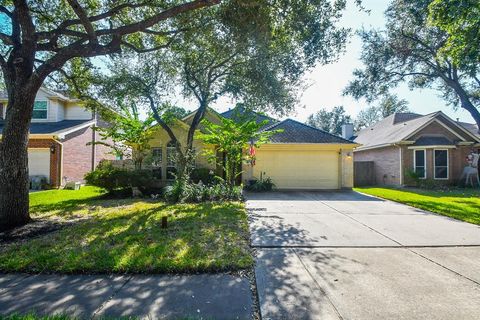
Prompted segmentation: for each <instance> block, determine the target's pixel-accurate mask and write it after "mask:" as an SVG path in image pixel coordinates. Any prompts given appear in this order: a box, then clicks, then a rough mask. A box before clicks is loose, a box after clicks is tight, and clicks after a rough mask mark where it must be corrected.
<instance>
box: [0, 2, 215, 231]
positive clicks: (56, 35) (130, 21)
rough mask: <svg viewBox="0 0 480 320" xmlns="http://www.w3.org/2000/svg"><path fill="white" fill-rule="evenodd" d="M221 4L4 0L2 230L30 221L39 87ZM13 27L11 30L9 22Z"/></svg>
mask: <svg viewBox="0 0 480 320" xmlns="http://www.w3.org/2000/svg"><path fill="white" fill-rule="evenodd" d="M218 3H220V0H193V1H168V0H166V1H162V0H158V1H156V0H151V1H100V0H98V1H95V0H94V1H88V2H79V1H77V0H68V1H60V0H58V1H56V0H48V1H46V0H45V1H38V0H37V1H27V0H14V1H2V4H1V5H0V12H1V13H2V14H3V15H4V17H5V18H4V19H2V23H3V25H4V27H3V28H2V32H0V41H1V44H0V50H1V52H0V53H1V54H0V66H1V70H2V74H3V78H4V80H5V86H6V89H7V94H8V107H7V112H6V118H5V124H4V128H3V132H2V143H1V145H0V229H7V228H10V227H14V226H17V225H22V224H24V223H26V222H28V221H29V220H30V217H29V210H28V182H29V181H28V156H27V143H28V131H29V125H30V121H31V117H32V111H33V103H34V100H35V96H36V94H37V91H38V89H39V88H40V86H41V85H42V84H43V82H44V81H45V79H46V78H47V77H48V76H49V75H50V74H52V73H53V72H55V71H57V70H59V69H61V68H62V67H63V66H64V65H65V64H66V63H67V62H68V61H69V60H71V59H74V58H78V57H94V56H101V55H107V54H112V53H116V52H120V51H121V50H122V47H124V46H126V47H132V46H135V44H132V43H131V40H134V39H132V38H133V37H134V36H136V35H138V34H145V35H151V34H157V33H164V34H168V33H169V32H173V31H175V30H172V29H171V28H175V24H176V23H175V21H174V19H176V18H177V17H181V16H182V15H183V14H185V13H188V12H191V11H194V10H196V9H200V8H203V7H208V6H213V5H216V4H218ZM6 23H7V24H10V25H9V26H8V27H5V24H6Z"/></svg>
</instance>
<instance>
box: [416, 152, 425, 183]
mask: <svg viewBox="0 0 480 320" xmlns="http://www.w3.org/2000/svg"><path fill="white" fill-rule="evenodd" d="M426 162H427V156H426V150H414V152H413V166H414V171H415V173H416V174H417V175H418V177H419V178H423V179H424V178H426V177H427V170H426V169H427V164H426Z"/></svg>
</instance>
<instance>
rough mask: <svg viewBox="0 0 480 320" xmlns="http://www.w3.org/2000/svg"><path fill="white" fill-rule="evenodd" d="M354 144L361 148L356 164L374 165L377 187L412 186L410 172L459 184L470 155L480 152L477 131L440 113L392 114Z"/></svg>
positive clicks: (363, 134)
mask: <svg viewBox="0 0 480 320" xmlns="http://www.w3.org/2000/svg"><path fill="white" fill-rule="evenodd" d="M354 141H355V142H356V143H359V144H361V146H360V147H358V148H356V149H355V150H354V156H355V162H357V161H373V162H374V171H375V180H376V183H377V184H383V185H411V184H412V183H413V181H412V179H410V178H408V174H407V173H408V172H409V171H415V172H416V173H418V174H420V176H422V177H423V179H432V180H435V181H437V182H439V183H447V184H451V183H457V182H458V180H459V178H460V176H461V174H462V171H463V168H464V167H465V166H466V165H467V163H466V161H465V159H466V157H467V155H468V154H469V153H470V152H471V151H472V150H475V151H477V152H478V151H480V134H479V133H478V128H477V127H476V126H475V125H473V124H468V123H462V122H457V121H454V120H452V119H451V118H449V117H448V116H446V115H445V114H444V113H442V112H441V111H438V112H434V113H431V114H427V115H420V114H416V113H397V114H393V115H391V116H389V117H387V118H385V119H383V120H382V121H379V122H378V123H376V124H374V125H373V126H371V127H369V128H366V129H363V130H361V131H360V132H358V134H357V136H356V138H355V139H354Z"/></svg>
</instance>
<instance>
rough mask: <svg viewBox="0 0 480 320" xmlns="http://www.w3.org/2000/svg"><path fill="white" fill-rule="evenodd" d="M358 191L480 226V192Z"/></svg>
mask: <svg viewBox="0 0 480 320" xmlns="http://www.w3.org/2000/svg"><path fill="white" fill-rule="evenodd" d="M355 190H356V191H359V192H363V193H366V194H370V195H373V196H377V197H380V198H384V199H388V200H393V201H396V202H400V203H405V204H408V205H410V206H412V207H416V208H419V209H423V210H427V211H431V212H435V213H439V214H441V215H444V216H448V217H451V218H455V219H458V220H462V221H466V222H470V223H474V224H478V225H480V191H478V190H471V189H465V190H449V191H430V190H423V189H395V188H376V187H372V188H370V187H365V188H355Z"/></svg>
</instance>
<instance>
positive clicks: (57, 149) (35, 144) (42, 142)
mask: <svg viewBox="0 0 480 320" xmlns="http://www.w3.org/2000/svg"><path fill="white" fill-rule="evenodd" d="M52 146H53V147H54V150H53V152H50V184H51V185H52V186H53V187H58V186H59V185H60V183H61V177H60V166H61V155H62V145H61V144H59V143H58V142H57V141H56V140H53V139H30V140H29V141H28V148H48V149H50V148H51V147H52Z"/></svg>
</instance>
